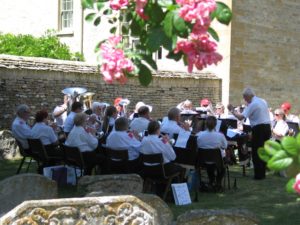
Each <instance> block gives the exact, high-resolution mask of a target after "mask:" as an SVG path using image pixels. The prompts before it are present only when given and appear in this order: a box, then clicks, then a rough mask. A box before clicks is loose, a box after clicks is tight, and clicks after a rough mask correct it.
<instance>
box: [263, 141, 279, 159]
mask: <svg viewBox="0 0 300 225" xmlns="http://www.w3.org/2000/svg"><path fill="white" fill-rule="evenodd" d="M264 149H265V150H266V152H267V154H269V155H275V154H276V153H277V152H278V151H279V150H281V149H282V147H281V145H280V144H279V143H278V142H276V141H272V140H268V141H266V142H265V144H264Z"/></svg>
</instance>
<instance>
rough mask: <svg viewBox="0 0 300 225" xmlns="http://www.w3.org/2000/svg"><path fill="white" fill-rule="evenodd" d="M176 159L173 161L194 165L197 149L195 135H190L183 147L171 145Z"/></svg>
mask: <svg viewBox="0 0 300 225" xmlns="http://www.w3.org/2000/svg"><path fill="white" fill-rule="evenodd" d="M173 149H174V151H175V154H176V159H175V162H177V163H179V164H185V165H190V166H195V163H196V159H197V154H198V149H197V136H195V135H190V137H189V140H188V142H187V144H186V147H185V148H179V147H175V146H174V147H173Z"/></svg>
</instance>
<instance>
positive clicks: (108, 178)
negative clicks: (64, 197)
mask: <svg viewBox="0 0 300 225" xmlns="http://www.w3.org/2000/svg"><path fill="white" fill-rule="evenodd" d="M78 188H79V191H80V192H81V193H84V194H86V193H90V192H102V193H114V194H122V195H124V194H132V193H141V192H142V190H143V179H142V178H141V177H140V176H139V175H137V174H117V175H97V176H84V177H82V178H80V180H79V182H78Z"/></svg>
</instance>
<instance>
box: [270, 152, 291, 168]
mask: <svg viewBox="0 0 300 225" xmlns="http://www.w3.org/2000/svg"><path fill="white" fill-rule="evenodd" d="M292 162H293V159H292V158H291V157H289V156H288V155H287V154H286V152H285V151H284V150H279V151H278V152H277V153H276V154H275V155H274V156H273V157H272V158H271V159H270V160H269V161H268V163H267V166H268V168H269V169H271V170H274V171H280V170H284V169H286V168H287V167H289V166H290V165H291V164H292Z"/></svg>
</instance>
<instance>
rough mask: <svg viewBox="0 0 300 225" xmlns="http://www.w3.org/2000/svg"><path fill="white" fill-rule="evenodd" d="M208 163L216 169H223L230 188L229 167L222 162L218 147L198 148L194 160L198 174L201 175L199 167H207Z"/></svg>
mask: <svg viewBox="0 0 300 225" xmlns="http://www.w3.org/2000/svg"><path fill="white" fill-rule="evenodd" d="M208 165H214V166H215V168H216V169H217V170H218V171H222V170H223V171H224V170H225V173H226V174H227V185H228V189H230V175H229V167H228V165H226V164H224V161H223V158H222V155H221V151H220V149H201V148H199V149H198V156H197V161H196V166H195V169H196V171H198V173H199V176H200V177H201V169H202V168H207V167H208ZM223 181H224V184H223V186H224V188H225V186H226V179H225V178H224V177H223Z"/></svg>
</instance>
